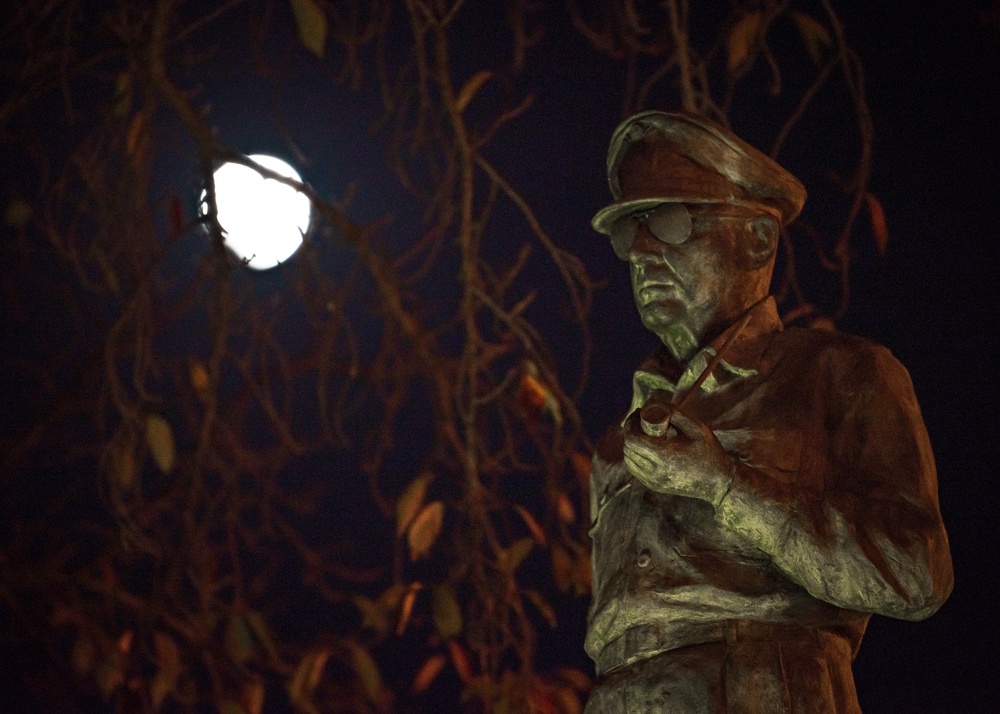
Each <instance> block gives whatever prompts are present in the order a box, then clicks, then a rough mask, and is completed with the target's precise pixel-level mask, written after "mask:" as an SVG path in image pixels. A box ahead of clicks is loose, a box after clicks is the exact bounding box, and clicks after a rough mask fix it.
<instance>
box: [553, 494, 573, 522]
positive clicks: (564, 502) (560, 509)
mask: <svg viewBox="0 0 1000 714" xmlns="http://www.w3.org/2000/svg"><path fill="white" fill-rule="evenodd" d="M556 512H557V513H558V514H559V520H560V521H562V522H563V523H565V524H566V525H569V524H570V523H572V522H573V521H575V520H576V509H575V508H573V504H572V502H571V501H570V500H569V496H567V495H566V494H565V493H563V492H562V491H560V492H559V500H558V501H557V502H556Z"/></svg>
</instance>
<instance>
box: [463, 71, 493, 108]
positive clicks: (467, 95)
mask: <svg viewBox="0 0 1000 714" xmlns="http://www.w3.org/2000/svg"><path fill="white" fill-rule="evenodd" d="M492 76H493V73H492V72H490V71H489V70H486V69H481V70H479V71H478V72H476V73H475V74H474V75H472V76H471V77H469V81H467V82H466V83H465V85H464V86H463V87H462V88H461V89H460V90H459V92H458V97H457V98H456V99H455V108H456V109H457V110H458V113H459V114H461V113H462V112H464V111H465V108H466V107H467V106H469V102H471V101H472V98H473V97H474V96H476V92H478V91H479V90H480V89H482V88H483V85H484V84H486V82H487V81H489V79H490V77H492Z"/></svg>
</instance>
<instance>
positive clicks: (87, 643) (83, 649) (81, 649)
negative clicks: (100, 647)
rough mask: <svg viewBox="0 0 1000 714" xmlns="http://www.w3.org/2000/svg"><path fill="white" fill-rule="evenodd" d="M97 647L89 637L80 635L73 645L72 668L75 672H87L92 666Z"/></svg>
mask: <svg viewBox="0 0 1000 714" xmlns="http://www.w3.org/2000/svg"><path fill="white" fill-rule="evenodd" d="M96 657H97V648H96V647H94V643H93V641H91V639H90V638H89V637H86V636H83V635H81V636H80V638H79V639H78V640H77V641H76V643H75V644H74V645H73V655H72V661H73V670H74V671H75V672H76V673H77V674H87V673H89V672H90V670H91V669H92V668H93V666H94V659H95V658H96Z"/></svg>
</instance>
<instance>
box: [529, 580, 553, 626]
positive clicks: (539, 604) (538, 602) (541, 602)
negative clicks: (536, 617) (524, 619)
mask: <svg viewBox="0 0 1000 714" xmlns="http://www.w3.org/2000/svg"><path fill="white" fill-rule="evenodd" d="M524 595H525V597H527V598H528V600H530V601H531V604H532V605H534V606H535V609H537V610H538V612H539V613H541V615H542V617H544V618H545V622H547V623H548V625H549V627H551V628H552V629H553V630H554V629H556V627H558V625H559V623H558V621H557V620H556V613H555V610H553V609H552V606H551V605H550V604H549V602H548V600H546V599H545V598H544V597H542V594H541V593H540V592H538V591H537V590H531V589H527V590H525V591H524Z"/></svg>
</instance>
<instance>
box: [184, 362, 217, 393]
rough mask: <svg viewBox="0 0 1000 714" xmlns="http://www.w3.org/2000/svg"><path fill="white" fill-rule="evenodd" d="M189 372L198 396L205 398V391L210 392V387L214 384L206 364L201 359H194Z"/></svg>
mask: <svg viewBox="0 0 1000 714" xmlns="http://www.w3.org/2000/svg"><path fill="white" fill-rule="evenodd" d="M189 372H190V376H191V386H192V387H194V391H195V392H196V393H197V394H198V396H199V397H201V398H202V399H204V395H205V393H206V392H208V388H209V387H210V386H211V384H212V382H211V380H210V379H209V376H208V370H207V369H205V365H204V364H203V363H202V362H200V361H199V360H192V361H191V366H190V368H189Z"/></svg>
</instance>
